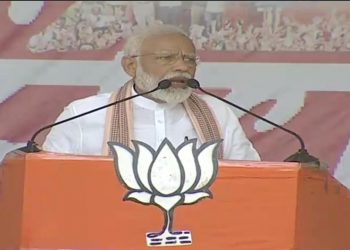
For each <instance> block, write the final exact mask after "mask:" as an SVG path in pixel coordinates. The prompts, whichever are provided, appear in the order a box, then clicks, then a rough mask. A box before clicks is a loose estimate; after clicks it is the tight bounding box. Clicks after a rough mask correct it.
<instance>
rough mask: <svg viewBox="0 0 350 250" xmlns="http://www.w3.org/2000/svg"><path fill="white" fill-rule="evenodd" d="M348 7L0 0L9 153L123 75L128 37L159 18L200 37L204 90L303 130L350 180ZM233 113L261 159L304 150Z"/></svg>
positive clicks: (0, 102) (0, 97)
mask: <svg viewBox="0 0 350 250" xmlns="http://www.w3.org/2000/svg"><path fill="white" fill-rule="evenodd" d="M349 15H350V3H349V2H346V1H345V2H337V1H282V2H278V1H192V2H191V1H188V2H185V1H32V2H24V1H18V2H17V1H1V2H0V31H1V32H0V160H1V159H2V158H3V156H4V155H5V153H6V152H8V151H10V150H12V149H14V148H17V147H20V146H22V145H24V143H25V142H26V141H27V140H29V139H30V137H31V136H32V134H33V133H34V132H35V131H36V130H37V129H38V128H40V127H41V126H44V125H47V124H49V123H52V122H54V120H55V119H56V117H57V116H58V114H59V113H60V112H61V111H62V109H63V107H64V106H65V105H67V104H68V103H69V102H71V101H73V100H75V99H78V98H83V97H86V96H89V95H93V94H96V93H102V92H109V91H113V90H115V89H116V88H118V87H119V86H121V85H122V84H123V83H124V82H126V81H127V80H128V76H127V75H126V74H125V73H124V72H123V70H122V68H121V66H120V60H121V57H122V51H121V49H122V46H123V43H124V41H125V38H126V37H128V35H129V34H130V33H131V32H132V30H133V29H136V28H142V27H144V26H147V25H149V24H151V23H153V22H162V23H169V24H174V25H177V26H179V27H182V28H183V29H184V30H186V31H187V32H188V34H189V35H190V36H191V38H192V39H193V40H194V42H195V45H196V47H197V49H198V54H199V56H200V58H201V63H200V65H199V66H198V71H197V79H198V80H199V81H200V82H201V84H202V86H203V87H205V88H207V89H209V90H212V91H215V93H217V94H220V95H221V96H223V97H225V98H227V99H228V100H230V101H233V102H235V103H236V104H238V105H241V106H243V107H245V108H247V109H249V110H251V111H253V112H256V113H258V114H260V115H262V116H264V117H266V118H267V119H271V120H272V121H274V122H276V123H278V124H280V125H283V126H285V127H286V128H289V129H291V130H293V131H295V132H297V133H298V134H300V135H301V136H302V138H303V139H304V140H305V143H306V147H307V149H308V151H309V153H311V154H312V155H314V156H316V157H318V158H320V159H321V160H322V161H323V162H325V163H327V164H328V165H329V168H330V171H331V173H332V174H334V176H335V177H336V178H338V179H339V180H340V181H341V182H343V183H344V184H346V185H347V186H348V187H350V143H349V138H350V108H349V107H350V84H349V78H350V77H349V76H350V73H349V72H350V65H349V63H350V16H349ZM234 112H235V113H236V114H237V115H238V116H239V117H240V120H241V122H242V125H243V127H244V130H245V131H246V133H247V135H248V137H249V139H250V140H251V141H252V142H253V143H254V146H255V147H256V149H257V150H258V152H259V153H260V155H261V157H262V160H264V161H282V160H284V159H285V158H286V157H288V156H289V155H291V154H292V153H294V152H296V151H297V150H298V149H299V143H298V141H297V140H296V139H295V138H294V137H293V136H291V135H289V134H287V133H285V132H284V131H282V130H279V129H276V128H273V127H272V126H270V125H268V124H266V123H264V122H263V121H258V120H257V119H256V118H254V117H251V116H249V115H247V114H243V113H242V112H240V111H238V110H234ZM47 132H48V131H46V132H45V133H42V134H41V135H40V136H39V137H38V140H37V141H38V142H39V143H41V142H42V141H43V139H44V137H45V135H46V134H47Z"/></svg>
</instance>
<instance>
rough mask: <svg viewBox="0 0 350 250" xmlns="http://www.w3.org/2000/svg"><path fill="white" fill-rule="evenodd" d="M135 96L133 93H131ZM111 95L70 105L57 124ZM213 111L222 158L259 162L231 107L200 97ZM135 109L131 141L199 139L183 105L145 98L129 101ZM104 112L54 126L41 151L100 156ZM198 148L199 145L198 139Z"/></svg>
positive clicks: (153, 142)
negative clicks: (216, 122)
mask: <svg viewBox="0 0 350 250" xmlns="http://www.w3.org/2000/svg"><path fill="white" fill-rule="evenodd" d="M133 94H135V93H133ZM110 95H111V94H107V93H105V94H99V95H96V96H91V97H87V98H84V99H80V100H76V101H74V102H72V103H71V104H69V105H68V106H67V107H66V108H65V109H64V111H63V112H62V113H61V114H60V116H59V117H58V118H57V121H60V120H63V119H66V118H69V117H72V116H75V115H78V114H81V113H84V112H86V111H89V110H92V109H94V108H97V107H100V106H103V105H106V104H107V103H108V102H109V98H110ZM201 97H202V98H203V99H204V100H205V101H206V102H207V103H208V105H209V107H210V108H211V110H213V111H214V114H215V116H216V119H217V121H218V125H219V129H220V130H221V135H222V137H223V139H224V141H223V147H224V159H232V160H260V157H259V155H258V153H257V152H256V150H255V149H254V148H253V146H252V144H251V142H250V141H249V140H248V139H247V138H246V135H245V133H244V131H243V130H242V127H241V125H240V123H239V121H238V118H237V117H236V116H235V114H234V113H233V112H232V110H231V109H230V107H229V106H228V105H226V104H224V103H222V102H220V101H219V100H217V99H215V98H213V97H211V96H201ZM130 101H132V102H133V106H134V139H135V140H139V141H142V142H145V143H147V144H148V145H150V146H151V147H153V148H155V149H156V148H157V147H158V146H159V145H160V143H161V142H162V140H163V139H164V138H165V137H166V138H168V139H169V140H170V141H171V142H172V144H173V145H174V146H175V147H177V146H178V145H179V144H181V143H182V142H183V141H184V139H185V137H188V139H192V138H198V136H197V134H196V132H195V130H194V128H193V126H192V123H191V121H190V119H189V117H188V115H187V113H186V111H185V109H184V107H183V105H171V104H159V103H156V102H154V101H152V100H150V99H147V98H144V97H137V98H134V99H132V100H130ZM105 116H106V109H103V110H99V111H97V112H95V113H91V114H89V115H86V116H83V117H80V118H77V119H75V120H71V121H69V122H66V123H62V124H60V125H57V126H55V127H53V128H52V129H51V131H50V133H49V134H48V136H47V137H46V140H45V142H44V144H43V149H44V150H46V151H51V152H58V153H70V154H78V155H101V154H102V144H103V136H104V129H105V119H106V117H105ZM197 145H198V146H199V145H200V141H199V139H198V142H197Z"/></svg>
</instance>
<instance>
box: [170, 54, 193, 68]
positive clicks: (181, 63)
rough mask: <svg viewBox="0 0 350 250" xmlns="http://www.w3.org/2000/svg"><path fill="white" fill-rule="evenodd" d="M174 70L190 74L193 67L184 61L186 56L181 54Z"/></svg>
mask: <svg viewBox="0 0 350 250" xmlns="http://www.w3.org/2000/svg"><path fill="white" fill-rule="evenodd" d="M173 69H174V70H176V71H184V72H190V71H191V70H193V66H191V65H189V63H188V62H186V61H185V60H184V56H183V55H182V54H179V55H178V57H177V60H176V62H175V63H174V65H173Z"/></svg>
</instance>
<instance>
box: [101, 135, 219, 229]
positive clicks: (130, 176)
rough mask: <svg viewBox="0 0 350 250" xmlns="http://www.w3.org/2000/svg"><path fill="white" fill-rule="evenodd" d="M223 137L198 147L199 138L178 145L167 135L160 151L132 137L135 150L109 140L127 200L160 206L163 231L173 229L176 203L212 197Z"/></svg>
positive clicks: (192, 201)
mask: <svg viewBox="0 0 350 250" xmlns="http://www.w3.org/2000/svg"><path fill="white" fill-rule="evenodd" d="M221 141H222V140H217V141H212V142H207V143H205V144H203V145H202V146H201V147H200V148H199V149H196V147H195V144H196V142H197V139H192V140H187V141H185V142H183V143H182V144H181V145H180V146H179V147H177V148H176V149H175V147H174V146H173V145H172V144H171V143H170V142H169V140H168V139H164V140H163V142H162V143H161V144H160V146H159V148H158V150H157V151H155V150H154V149H152V148H151V147H150V146H149V145H147V144H145V143H143V142H140V141H133V144H134V147H135V151H133V150H131V149H130V148H128V147H126V146H124V145H122V144H119V143H115V142H108V144H109V146H110V148H111V150H112V153H113V157H114V163H115V167H116V172H117V175H118V177H119V179H120V181H121V182H122V183H123V185H124V186H126V188H128V189H129V190H130V191H129V192H128V193H127V194H126V195H125V197H124V200H132V201H135V202H139V203H142V204H154V205H156V206H158V207H160V208H161V209H162V210H163V212H164V213H165V225H164V227H163V230H162V232H161V233H160V234H163V233H168V234H169V233H171V225H172V219H173V218H172V217H173V211H174V208H175V207H176V206H177V205H181V204H193V203H195V202H197V201H199V200H200V199H203V198H205V197H210V198H211V197H212V195H211V193H210V191H209V190H208V188H209V186H210V185H211V184H212V183H213V181H214V180H215V177H216V175H217V168H218V161H217V157H216V155H217V151H216V149H217V147H218V145H219V143H221Z"/></svg>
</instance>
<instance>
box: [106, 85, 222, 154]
mask: <svg viewBox="0 0 350 250" xmlns="http://www.w3.org/2000/svg"><path fill="white" fill-rule="evenodd" d="M132 88H133V81H129V82H127V83H126V84H124V85H123V86H122V87H121V88H120V89H119V91H117V92H114V93H113V94H112V95H111V97H110V102H114V101H116V100H121V99H123V98H126V97H128V96H131V93H132ZM110 102H109V103H110ZM182 104H183V105H184V108H185V110H186V112H187V114H188V116H189V117H190V120H191V122H192V125H193V127H194V129H195V131H196V133H197V135H198V137H199V140H200V142H201V143H205V142H207V141H212V140H219V139H221V138H222V137H221V135H220V131H219V127H218V125H217V122H216V120H215V117H214V115H213V113H212V111H211V110H210V108H209V107H208V105H207V103H206V102H205V101H203V100H202V99H201V98H200V97H199V96H198V95H196V94H195V93H192V94H191V95H190V97H189V98H187V100H185V101H184V102H183V103H182ZM105 124H106V126H105V134H104V141H103V152H102V153H103V154H104V155H110V150H109V148H108V145H107V142H108V141H115V142H119V143H121V144H123V145H125V146H128V147H133V146H132V143H131V140H132V139H133V138H134V136H133V132H134V131H133V107H132V102H131V101H126V102H122V103H119V104H117V105H113V106H111V107H109V108H108V110H107V115H106V123H105ZM218 158H219V159H222V158H223V147H222V143H221V144H220V146H219V148H218Z"/></svg>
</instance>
